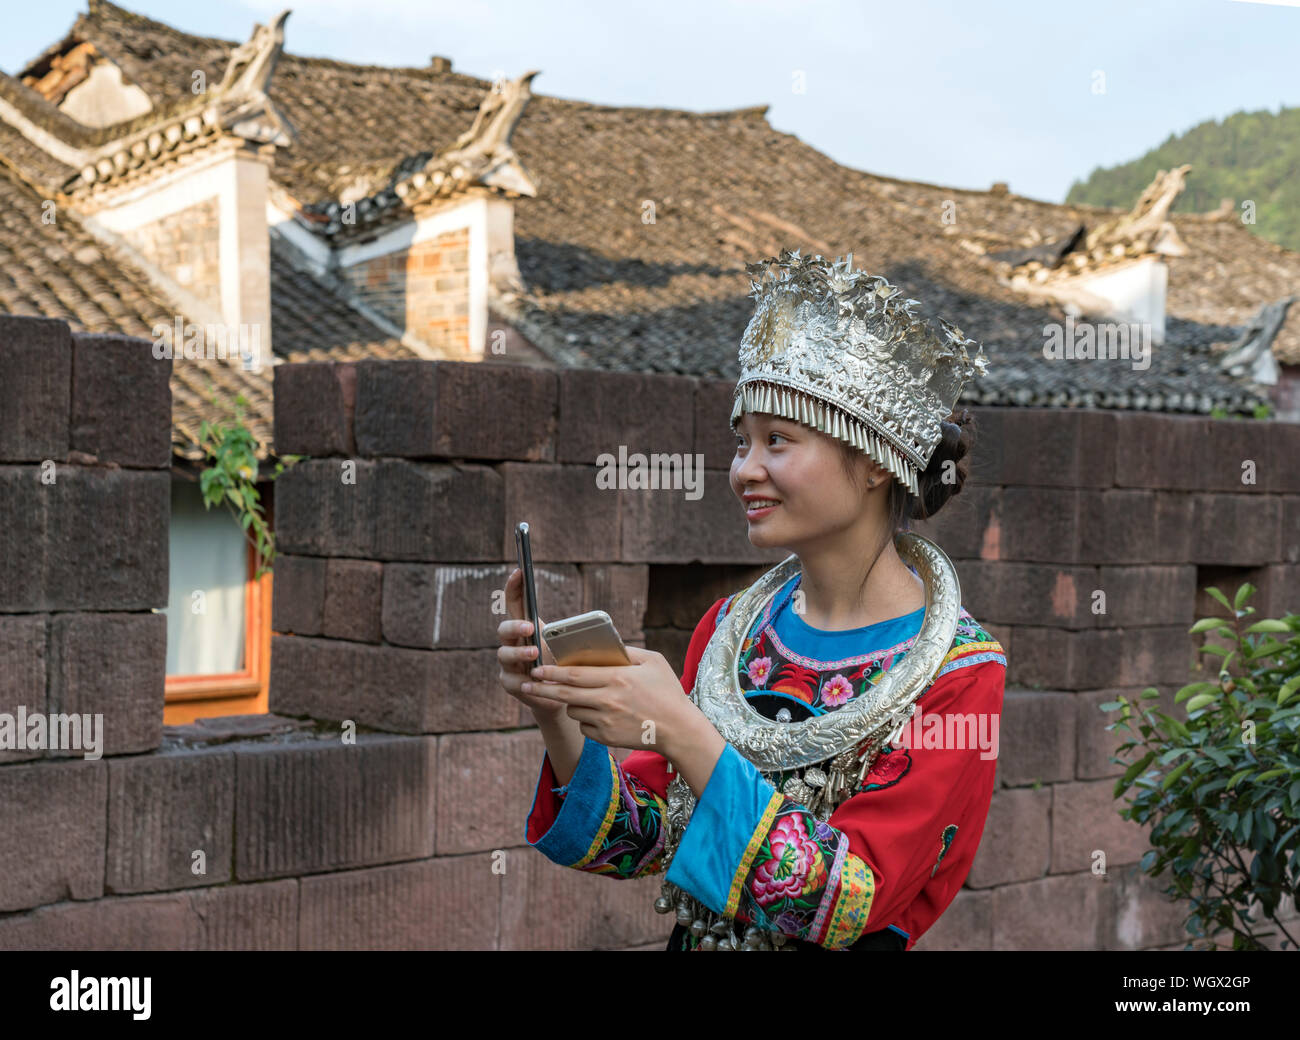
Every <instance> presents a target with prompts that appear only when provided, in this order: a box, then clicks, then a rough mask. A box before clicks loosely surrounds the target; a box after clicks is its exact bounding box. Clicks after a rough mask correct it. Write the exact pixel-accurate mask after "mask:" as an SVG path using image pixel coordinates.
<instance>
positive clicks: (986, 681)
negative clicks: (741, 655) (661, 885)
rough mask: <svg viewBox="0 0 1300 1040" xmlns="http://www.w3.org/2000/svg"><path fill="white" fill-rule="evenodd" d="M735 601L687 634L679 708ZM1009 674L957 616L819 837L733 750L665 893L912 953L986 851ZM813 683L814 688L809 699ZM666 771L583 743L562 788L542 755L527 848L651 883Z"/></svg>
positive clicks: (839, 943) (656, 761) (826, 939)
mask: <svg viewBox="0 0 1300 1040" xmlns="http://www.w3.org/2000/svg"><path fill="white" fill-rule="evenodd" d="M730 601H731V597H727V598H724V599H720V600H718V602H717V603H715V604H714V605H713V606H712V607H711V608H710V609H709V611H708V612H707V613H706V614H705V615H704V617H703V618H702V619H701V620H700V622H699V624H698V625H697V626H696V628H695V632H694V634H693V635H692V637H691V641H690V646H689V648H688V650H687V654H686V663H685V667H684V669H683V672H682V676H681V683H682V689H683V690H684V691H685V692H687V693H689V692H690V690H691V689H692V688H693V687H694V685H695V676H696V670H697V668H698V666H699V661H700V657H701V656H702V654H703V652H704V648H705V646H706V645H707V644H708V641H709V639H710V637H711V636H712V635H713V631H714V628H715V625H716V623H717V620H718V619H719V617H720V613H719V609H720V608H722V607H723V606H724V605H726V606H730ZM753 638H754V637H751V640H752V639H753ZM910 643H911V640H909V641H908V643H907V644H905V645H904V646H903V647H902V648H900V647H894V648H891V649H890V651H889V654H888V656H887V657H882V658H881V659H880V660H878V661H874V662H871V663H868V664H867V665H866V666H864V667H860V668H858V669H856V670H855V671H853V672H851V673H850V674H849V675H848V677H847V681H846V679H845V678H841V677H840V676H839V675H836V676H835V682H837V683H839V684H841V685H840V686H839V687H837V691H843V690H847V689H849V688H850V687H851V686H852V685H853V684H854V683H856V684H857V686H858V688H859V689H861V688H863V684H864V683H874V682H876V681H879V677H880V675H881V674H882V670H883V669H886V668H888V667H889V666H890V664H892V662H893V661H894V659H895V652H896V651H898V650H900V649H905V648H906V646H907V645H910ZM746 645H747V646H748V645H749V643H747V644H746ZM763 660H764V661H766V660H768V659H767V658H764V659H763ZM796 670H797V669H796ZM1005 675H1006V658H1005V655H1004V654H1003V651H1002V648H1001V646H1000V645H999V644H998V643H997V641H996V640H994V639H993V638H992V636H990V635H989V634H988V633H987V632H986V631H984V630H983V629H982V628H980V627H979V625H978V624H977V623H976V622H975V621H974V619H972V618H971V617H970V615H969V614H967V613H965V611H963V612H962V615H961V619H960V621H959V625H958V634H957V637H956V638H955V639H954V641H953V646H952V648H951V650H950V651H949V653H948V655H947V656H946V657H945V659H944V662H943V664H942V666H941V667H940V669H939V673H938V675H937V676H936V678H935V680H934V681H933V682H932V683H931V685H930V686H929V687H928V688H927V690H926V691H925V693H924V694H922V696H921V697H920V698H919V700H918V702H917V705H918V711H917V713H916V714H914V715H913V718H912V721H911V722H910V723H909V724H908V727H907V729H906V730H905V731H904V736H903V737H901V738H900V739H899V740H898V741H897V742H896V743H895V744H894V745H891V746H890V747H888V748H886V750H885V751H884V752H883V753H882V754H881V755H880V757H879V758H878V759H877V761H876V763H875V765H874V766H873V768H872V770H871V771H870V772H869V773H868V774H867V776H866V777H865V778H864V780H863V782H862V784H861V785H860V787H859V789H858V792H857V793H856V794H854V795H853V796H852V797H850V798H849V799H848V800H847V801H845V802H844V803H843V804H841V805H840V807H839V808H838V809H837V810H836V811H835V812H833V813H832V814H831V816H830V817H829V819H828V820H827V821H825V822H823V821H820V820H818V819H817V818H816V817H815V816H814V815H813V814H812V813H811V812H810V811H808V809H807V808H806V807H804V806H802V805H800V804H798V803H797V802H794V801H793V800H791V799H790V798H788V797H786V796H785V795H783V794H782V793H781V792H780V790H779V784H780V782H781V780H783V779H784V777H781V778H778V787H774V786H773V785H772V784H771V783H769V782H768V781H767V780H766V779H764V778H763V777H762V775H761V774H759V773H758V771H757V770H756V769H755V767H754V766H753V765H752V764H751V763H749V762H748V761H746V760H745V759H744V758H743V757H742V756H741V755H740V754H739V753H738V752H737V751H736V750H735V749H734V748H732V747H730V746H728V747H727V749H726V750H725V751H724V752H723V754H722V756H721V757H720V758H719V760H718V764H717V766H715V768H714V772H713V774H712V775H711V777H710V779H709V782H708V784H707V786H706V788H705V790H704V792H703V794H702V796H701V797H700V799H699V801H698V803H697V805H696V808H695V811H694V813H693V814H692V817H691V821H690V823H689V825H688V826H687V829H686V832H685V833H684V834H683V836H682V840H681V843H680V844H679V846H678V849H677V852H676V853H675V854H674V857H673V860H672V864H671V867H670V869H669V871H668V875H667V876H668V880H670V881H672V882H674V883H675V884H677V885H678V886H679V887H681V888H682V889H683V890H684V891H687V892H690V893H691V894H692V895H693V896H695V897H696V898H697V899H699V900H700V901H701V902H703V903H705V904H706V905H708V906H710V907H711V908H712V909H714V910H715V911H718V912H720V913H725V914H727V915H728V916H732V917H735V918H736V919H737V920H738V921H742V922H746V923H748V922H754V923H756V924H759V925H760V926H762V927H765V928H769V929H776V930H779V931H782V932H784V933H785V934H787V935H791V936H794V937H795V938H798V939H802V940H805V941H808V942H813V943H816V944H818V945H820V946H822V947H823V948H826V949H846V948H848V947H849V946H851V945H852V944H853V943H854V942H855V941H856V940H857V939H858V938H859V937H861V936H862V935H863V934H864V933H865V932H874V931H878V930H880V929H883V928H886V927H891V928H893V929H894V930H896V931H899V932H901V933H903V934H904V935H905V936H906V939H907V949H911V948H912V947H913V946H914V945H915V944H916V941H917V939H919V938H920V937H921V936H922V935H923V934H924V933H925V932H926V930H927V929H928V928H929V927H930V926H931V925H932V924H933V923H934V922H935V920H936V919H937V918H938V917H939V915H940V914H942V913H943V912H944V910H945V909H947V907H948V905H949V904H950V903H951V902H952V900H953V897H954V896H955V895H956V894H957V891H958V889H959V888H960V887H961V885H962V883H963V882H964V881H965V879H966V877H967V875H968V874H969V872H970V868H971V864H972V862H973V861H974V858H975V852H976V849H977V848H978V847H979V841H980V836H981V835H982V833H983V830H984V823H985V819H986V817H987V815H988V809H989V803H990V800H991V798H992V794H993V786H994V772H995V769H996V765H997V759H996V754H997V732H998V723H999V721H1000V718H1001V711H1002V694H1003V685H1004V680H1005ZM760 681H761V680H760ZM818 681H819V680H818V678H817V676H816V673H812V685H813V688H814V689H815V688H816V684H817V682H818ZM773 688H779V686H777V687H773ZM836 696H837V697H843V693H842V692H837V693H836ZM990 734H991V736H992V741H991V745H992V746H991V748H990V747H989V744H990V741H989V740H988V739H987V738H988V736H989V735H990ZM990 751H991V753H990ZM668 770H669V763H668V762H667V761H666V760H665V759H664V758H663V756H661V755H659V754H657V753H655V752H652V751H640V750H637V751H633V752H631V753H630V754H628V755H627V756H626V757H625V758H624V759H623V760H622V761H621V762H620V761H618V759H616V758H615V756H614V755H613V754H612V753H611V751H610V749H609V748H607V747H605V746H604V745H601V744H599V743H597V742H596V741H594V740H591V739H588V740H587V743H586V746H585V747H584V749H583V753H582V758H581V760H580V761H579V763H578V767H577V769H576V771H575V773H574V775H573V777H572V779H571V780H570V782H569V783H568V784H567V785H565V787H563V788H561V787H557V786H556V780H555V775H554V772H553V770H552V768H551V761H550V756H549V755H547V756H545V757H544V758H543V762H542V766H541V770H540V774H539V776H538V784H537V791H536V794H535V797H534V801H533V805H532V807H531V809H530V811H529V814H528V819H527V824H526V832H525V838H526V840H527V842H528V844H529V845H531V846H533V847H535V848H537V849H538V850H539V851H541V852H542V853H543V854H544V855H546V856H547V857H548V858H550V859H551V860H552V861H554V862H556V863H559V864H561V865H563V866H568V867H573V868H575V869H578V870H585V871H588V872H591V873H597V874H606V875H609V876H611V877H616V878H629V877H640V876H644V875H647V874H655V873H658V872H660V871H661V870H662V869H663V863H662V853H663V830H662V817H663V813H664V812H665V808H666V807H665V792H666V789H667V785H668V782H669V780H670V779H671V774H670V773H669V771H668Z"/></svg>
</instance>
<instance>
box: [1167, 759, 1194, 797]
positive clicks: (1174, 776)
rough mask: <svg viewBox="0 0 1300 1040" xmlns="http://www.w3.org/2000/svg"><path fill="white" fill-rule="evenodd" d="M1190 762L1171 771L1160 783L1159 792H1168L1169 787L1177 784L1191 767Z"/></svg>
mask: <svg viewBox="0 0 1300 1040" xmlns="http://www.w3.org/2000/svg"><path fill="white" fill-rule="evenodd" d="M1191 764H1192V763H1191V760H1188V761H1186V762H1184V763H1183V764H1182V765H1181V766H1179V767H1178V768H1176V769H1175V770H1173V772H1171V773H1170V774H1169V775H1168V776H1167V777H1165V778H1164V779H1163V780H1161V781H1160V790H1162V791H1168V790H1169V788H1170V787H1172V786H1173V785H1174V784H1176V783H1177V782H1178V778H1179V777H1180V776H1182V775H1183V774H1184V773H1185V772H1187V770H1188V768H1190V766H1191Z"/></svg>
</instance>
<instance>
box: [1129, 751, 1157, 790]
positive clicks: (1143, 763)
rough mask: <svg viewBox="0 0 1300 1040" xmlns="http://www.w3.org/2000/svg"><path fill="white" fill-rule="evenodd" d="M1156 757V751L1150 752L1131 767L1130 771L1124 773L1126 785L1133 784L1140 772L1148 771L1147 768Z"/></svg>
mask: <svg viewBox="0 0 1300 1040" xmlns="http://www.w3.org/2000/svg"><path fill="white" fill-rule="evenodd" d="M1155 757H1156V753H1155V752H1154V751H1148V752H1147V753H1146V754H1145V755H1143V756H1142V757H1141V758H1139V759H1138V760H1137V761H1136V762H1134V763H1133V764H1132V765H1131V766H1129V767H1128V769H1126V770H1125V771H1124V776H1123V781H1124V783H1125V784H1130V783H1132V782H1133V778H1134V777H1136V776H1137V775H1138V774H1139V773H1140V772H1142V770H1144V769H1146V767H1147V766H1149V765H1150V764H1151V760H1152V759H1154V758H1155Z"/></svg>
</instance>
